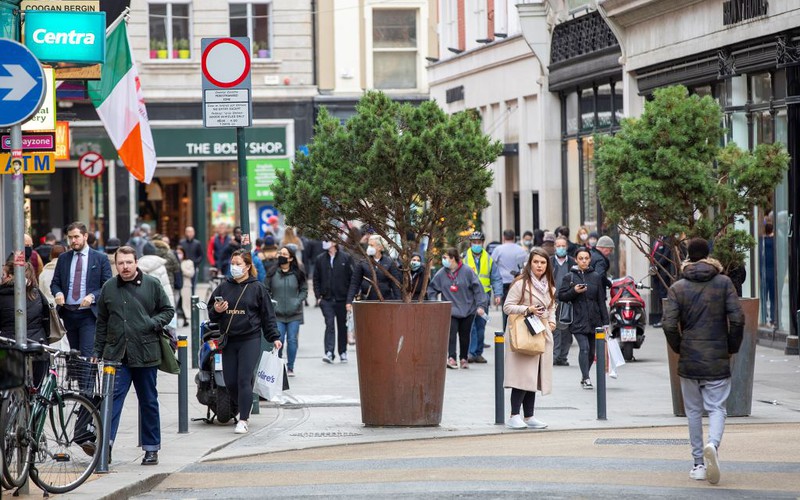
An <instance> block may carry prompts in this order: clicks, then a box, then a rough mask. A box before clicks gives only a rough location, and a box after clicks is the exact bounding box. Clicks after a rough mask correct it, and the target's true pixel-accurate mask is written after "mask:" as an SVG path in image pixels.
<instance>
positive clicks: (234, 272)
mask: <svg viewBox="0 0 800 500" xmlns="http://www.w3.org/2000/svg"><path fill="white" fill-rule="evenodd" d="M242 276H244V268H243V267H242V266H231V277H232V278H233V279H235V280H237V279H239V278H241V277H242Z"/></svg>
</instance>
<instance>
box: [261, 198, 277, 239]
mask: <svg viewBox="0 0 800 500" xmlns="http://www.w3.org/2000/svg"><path fill="white" fill-rule="evenodd" d="M273 215H274V216H278V215H280V214H279V213H278V209H277V208H275V207H273V206H272V205H262V206H260V207H258V237H259V238H263V237H264V236H265V235H266V234H267V229H268V228H269V227H270V226H269V222H267V219H269V218H270V217H272V216H273Z"/></svg>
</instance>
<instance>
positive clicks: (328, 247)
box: [322, 241, 333, 250]
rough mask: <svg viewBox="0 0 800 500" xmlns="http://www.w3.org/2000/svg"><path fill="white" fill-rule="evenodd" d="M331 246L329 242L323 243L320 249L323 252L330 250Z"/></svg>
mask: <svg viewBox="0 0 800 500" xmlns="http://www.w3.org/2000/svg"><path fill="white" fill-rule="evenodd" d="M331 246H333V245H332V244H331V242H330V241H323V242H322V249H323V250H330V249H331Z"/></svg>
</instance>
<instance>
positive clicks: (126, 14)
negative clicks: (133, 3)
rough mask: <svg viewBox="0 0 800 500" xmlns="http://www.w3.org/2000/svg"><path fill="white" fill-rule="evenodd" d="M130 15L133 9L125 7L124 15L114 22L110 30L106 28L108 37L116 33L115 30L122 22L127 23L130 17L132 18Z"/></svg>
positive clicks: (110, 25) (109, 26) (109, 27)
mask: <svg viewBox="0 0 800 500" xmlns="http://www.w3.org/2000/svg"><path fill="white" fill-rule="evenodd" d="M130 13H131V8H130V7H125V10H123V11H122V14H120V15H119V17H118V18H116V19H114V22H113V23H111V24H109V25H108V28H106V36H108V35H110V34H111V33H112V32H113V31H114V29H116V27H117V26H119V23H121V22H122V21H127V20H128V17H130Z"/></svg>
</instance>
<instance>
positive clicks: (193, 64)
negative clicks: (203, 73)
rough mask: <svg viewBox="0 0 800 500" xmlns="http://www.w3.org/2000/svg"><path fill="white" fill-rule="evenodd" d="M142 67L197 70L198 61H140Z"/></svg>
mask: <svg viewBox="0 0 800 500" xmlns="http://www.w3.org/2000/svg"><path fill="white" fill-rule="evenodd" d="M142 64H143V65H144V66H150V67H153V68H155V67H162V68H165V67H175V68H199V67H200V61H195V60H193V59H145V60H144V61H142Z"/></svg>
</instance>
